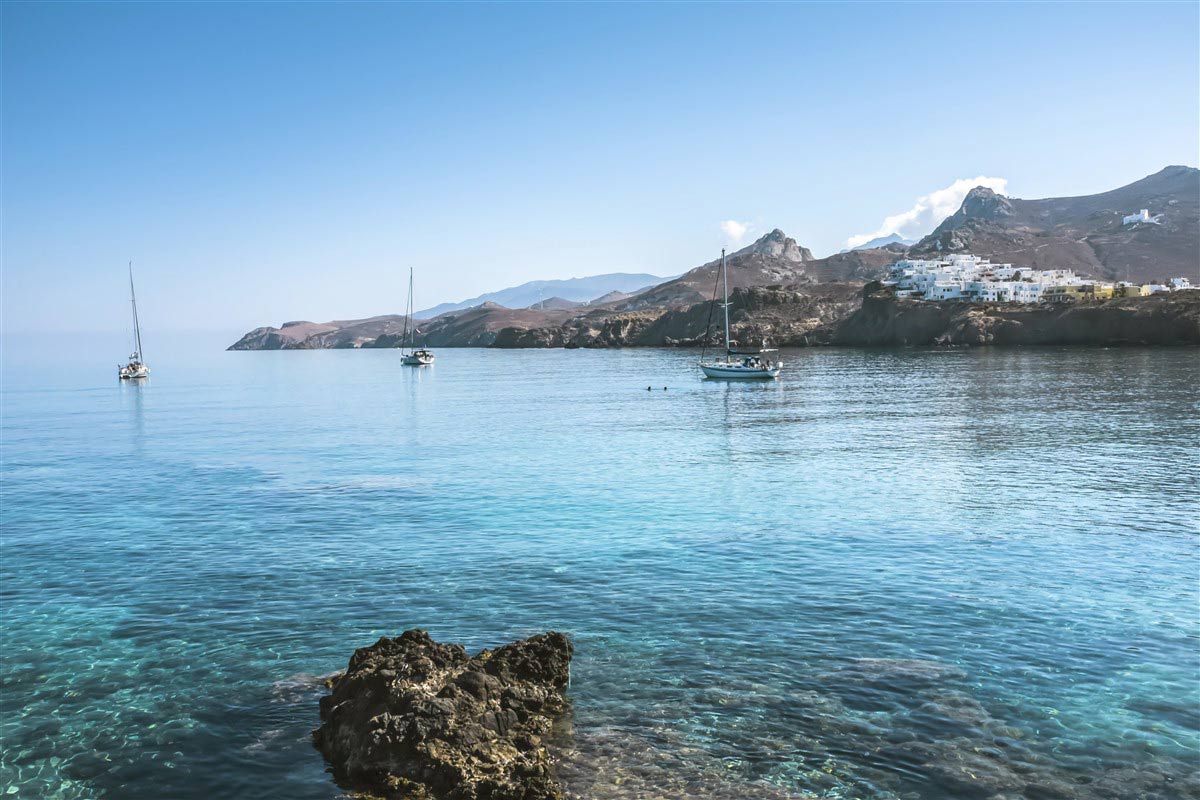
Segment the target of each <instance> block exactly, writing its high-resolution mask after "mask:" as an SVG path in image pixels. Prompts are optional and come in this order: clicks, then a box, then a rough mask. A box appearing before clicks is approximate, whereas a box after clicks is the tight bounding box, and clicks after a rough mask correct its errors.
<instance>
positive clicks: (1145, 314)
mask: <svg viewBox="0 0 1200 800" xmlns="http://www.w3.org/2000/svg"><path fill="white" fill-rule="evenodd" d="M813 339H814V341H813V343H814V344H833V345H846V346H857V347H864V346H866V347H894V346H904V345H1072V344H1086V345H1122V344H1200V290H1191V291H1183V292H1171V293H1164V294H1158V295H1151V296H1149V297H1129V298H1120V299H1116V300H1108V301H1103V302H1088V303H1074V304H1068V305H1046V304H1021V303H954V302H941V303H936V302H927V301H922V300H911V299H907V298H897V297H894V296H893V295H892V293H891V292H890V291H888V290H887V289H885V288H884V287H882V286H881V285H880V284H878V283H872V284H868V285H867V286H866V287H864V289H863V301H862V306H861V307H860V308H859V309H858V310H857V311H855V312H854V313H852V314H850V315H849V316H847V317H846V318H845V319H842V320H839V321H838V322H837V323H835V324H833V325H830V326H827V327H824V328H822V329H821V330H819V331H815V332H814V334H813Z"/></svg>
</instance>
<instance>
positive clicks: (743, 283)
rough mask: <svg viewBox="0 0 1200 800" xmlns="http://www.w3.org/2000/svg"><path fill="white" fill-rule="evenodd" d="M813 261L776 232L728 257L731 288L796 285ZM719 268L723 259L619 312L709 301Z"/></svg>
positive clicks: (809, 254) (631, 301)
mask: <svg viewBox="0 0 1200 800" xmlns="http://www.w3.org/2000/svg"><path fill="white" fill-rule="evenodd" d="M813 260H814V259H813V254H812V251H811V250H809V249H808V248H807V247H801V246H800V245H798V244H796V240H795V239H792V238H790V237H788V235H787V234H786V233H784V232H783V231H781V230H780V229H779V228H776V229H775V230H773V231H771V232H770V233H768V234H765V235H763V236H762V237H760V238H759V239H758V240H757V241H755V242H754V243H753V244H750V245H747V246H746V247H743V248H742V249H741V250H737V251H735V252H733V253H729V254H728V255H727V256H726V263H727V264H728V266H729V288H730V289H731V290H732V289H734V288H735V287H748V286H770V285H773V284H791V283H796V282H798V281H802V280H804V278H805V274H806V273H805V266H804V265H805V264H806V263H807V262H811V261H813ZM720 268H721V259H719V258H716V259H713V260H712V261H709V262H708V263H706V264H701V265H700V266H698V267H696V268H695V269H691V270H688V271H687V272H685V273H683V274H682V275H680V276H679V277H678V278H674V279H672V280H669V281H666V282H664V283H660V284H658V285H657V286H653V287H651V288H649V289H647V290H646V291H644V292H639V293H638V294H637V295H635V296H634V297H632V298H630V299H629V300H627V301H625V302H624V303H623V304H621V305H619V306H617V308H618V309H619V310H625V311H632V310H637V309H643V308H650V307H654V306H678V305H686V304H689V303H695V302H699V301H701V300H710V299H712V293H713V287H714V286H716V278H717V274H718V273H719V272H720Z"/></svg>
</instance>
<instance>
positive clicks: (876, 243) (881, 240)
mask: <svg viewBox="0 0 1200 800" xmlns="http://www.w3.org/2000/svg"><path fill="white" fill-rule="evenodd" d="M916 243H917V240H916V239H905V238H904V237H903V236H901V235H900V234H898V233H889V234H888V235H887V236H877V237H875V238H874V239H872V240H871V241H869V242H863V243H862V244H859V245H855V246H854V247H847V248H846V249H845V250H842V251H841V252H843V253H849V252H851V251H852V250H873V249H875V248H877V247H887V246H888V245H890V244H898V245H900V246H902V247H911V246H912V245H914V244H916Z"/></svg>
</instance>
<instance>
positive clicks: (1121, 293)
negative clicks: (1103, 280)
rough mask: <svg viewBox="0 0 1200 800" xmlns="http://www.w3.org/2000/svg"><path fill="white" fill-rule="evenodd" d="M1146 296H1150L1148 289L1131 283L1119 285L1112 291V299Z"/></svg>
mask: <svg viewBox="0 0 1200 800" xmlns="http://www.w3.org/2000/svg"><path fill="white" fill-rule="evenodd" d="M1148 294H1150V291H1149V288H1148V287H1146V286H1137V285H1134V284H1132V283H1127V284H1124V285H1119V286H1117V287H1115V288H1114V289H1113V297H1143V296H1145V295H1148Z"/></svg>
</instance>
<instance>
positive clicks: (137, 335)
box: [129, 261, 142, 361]
mask: <svg viewBox="0 0 1200 800" xmlns="http://www.w3.org/2000/svg"><path fill="white" fill-rule="evenodd" d="M129 303H130V305H132V306H133V341H134V344H135V346H136V347H137V360H138V361H141V360H142V326H141V324H139V322H138V313H137V295H136V294H134V291H133V262H132V261H130V262H129Z"/></svg>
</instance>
